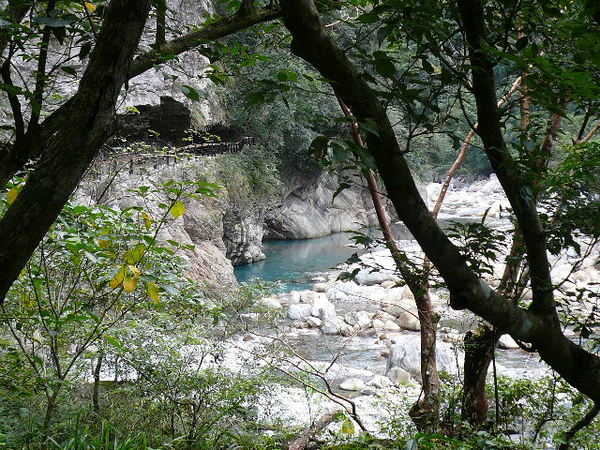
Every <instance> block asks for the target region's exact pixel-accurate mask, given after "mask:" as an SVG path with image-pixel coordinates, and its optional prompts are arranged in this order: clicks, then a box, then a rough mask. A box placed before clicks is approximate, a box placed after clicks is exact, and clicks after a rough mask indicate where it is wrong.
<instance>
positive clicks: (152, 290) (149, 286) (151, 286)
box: [146, 281, 160, 304]
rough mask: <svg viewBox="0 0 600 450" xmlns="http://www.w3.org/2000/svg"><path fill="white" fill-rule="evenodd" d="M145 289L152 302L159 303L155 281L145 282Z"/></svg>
mask: <svg viewBox="0 0 600 450" xmlns="http://www.w3.org/2000/svg"><path fill="white" fill-rule="evenodd" d="M146 290H147V291H148V297H150V299H151V300H152V301H153V302H154V303H157V304H158V303H160V296H159V294H158V286H157V285H156V283H153V282H152V281H149V282H148V283H146Z"/></svg>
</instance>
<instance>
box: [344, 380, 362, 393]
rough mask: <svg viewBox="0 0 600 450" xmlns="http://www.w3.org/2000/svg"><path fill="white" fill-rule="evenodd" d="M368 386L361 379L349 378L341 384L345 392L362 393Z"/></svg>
mask: <svg viewBox="0 0 600 450" xmlns="http://www.w3.org/2000/svg"><path fill="white" fill-rule="evenodd" d="M366 387H367V385H366V384H365V382H364V381H363V380H361V379H360V378H348V379H346V380H344V381H342V382H341V383H340V389H343V390H344V391H362V390H363V389H365V388H366Z"/></svg>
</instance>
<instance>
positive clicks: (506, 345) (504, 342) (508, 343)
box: [498, 334, 519, 350]
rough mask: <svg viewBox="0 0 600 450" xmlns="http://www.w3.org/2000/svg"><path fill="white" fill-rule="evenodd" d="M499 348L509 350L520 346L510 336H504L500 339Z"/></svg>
mask: <svg viewBox="0 0 600 450" xmlns="http://www.w3.org/2000/svg"><path fill="white" fill-rule="evenodd" d="M498 347H500V348H503V349H505V350H507V349H515V348H519V344H517V343H516V342H515V340H514V339H513V338H512V337H511V336H510V335H509V334H503V335H502V336H500V339H498Z"/></svg>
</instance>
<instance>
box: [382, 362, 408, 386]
mask: <svg viewBox="0 0 600 450" xmlns="http://www.w3.org/2000/svg"><path fill="white" fill-rule="evenodd" d="M387 376H388V378H389V379H390V381H391V382H392V383H394V384H395V385H396V386H401V385H406V384H409V383H410V382H411V381H412V379H411V377H410V373H408V372H407V371H406V370H404V369H403V368H401V367H392V368H391V369H390V370H389V371H388V373H387Z"/></svg>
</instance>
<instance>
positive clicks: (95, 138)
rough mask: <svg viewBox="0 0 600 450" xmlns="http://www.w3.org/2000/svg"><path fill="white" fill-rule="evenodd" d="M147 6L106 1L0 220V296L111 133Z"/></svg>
mask: <svg viewBox="0 0 600 450" xmlns="http://www.w3.org/2000/svg"><path fill="white" fill-rule="evenodd" d="M149 10H150V1H149V0H112V1H111V2H110V5H109V7H108V9H107V11H106V16H105V20H104V26H103V27H102V30H101V32H100V34H99V36H98V43H97V44H96V47H95V48H94V50H93V51H92V54H91V56H90V62H89V64H88V67H87V68H86V70H85V73H84V75H83V77H82V79H81V82H80V85H79V89H78V91H77V93H76V94H75V96H74V97H73V99H72V102H70V104H69V107H68V109H67V112H66V118H67V120H66V121H65V123H64V124H63V127H62V128H61V129H60V130H59V131H58V132H57V133H56V135H54V136H53V137H52V138H51V140H50V142H49V143H48V149H47V151H46V152H45V153H44V155H43V156H42V158H41V160H40V162H39V164H38V165H37V167H36V169H35V170H34V171H33V173H32V174H31V175H30V177H29V179H28V181H27V184H26V185H25V187H24V189H23V191H22V192H21V193H20V194H19V196H18V197H17V199H16V200H15V202H14V203H13V204H12V205H11V206H10V207H9V209H8V211H7V212H6V213H5V215H4V217H3V218H2V220H1V221H0V273H2V277H1V278H0V298H1V299H4V298H5V296H6V293H7V291H8V289H9V288H10V286H11V284H12V283H13V281H14V280H15V279H16V277H17V276H18V274H19V272H20V271H21V269H22V268H23V267H24V265H25V264H26V262H27V260H28V259H29V258H30V256H31V254H32V253H33V251H34V250H35V248H36V247H37V245H38V244H39V242H40V241H41V240H42V238H43V237H44V234H45V233H46V231H47V230H48V229H49V228H50V226H51V225H52V223H53V222H54V220H55V219H56V217H57V216H58V214H59V213H60V211H61V209H62V207H63V206H64V204H65V203H66V202H67V200H68V199H69V196H70V195H71V194H72V193H73V191H74V189H75V187H76V186H77V184H78V183H79V180H80V179H81V177H82V176H83V174H84V172H85V170H86V169H87V167H88V166H89V165H90V163H91V162H92V160H93V158H94V156H95V155H96V153H97V152H98V150H99V149H100V146H101V145H102V144H103V143H104V142H105V141H106V139H107V138H108V137H109V135H110V134H111V130H113V128H114V124H115V121H114V119H115V104H116V101H117V97H118V95H119V93H120V91H121V88H122V86H123V84H124V82H125V80H126V79H127V70H128V68H129V65H130V63H131V61H132V59H133V55H134V52H135V50H136V48H137V46H138V43H139V40H140V37H141V34H142V30H143V28H144V24H145V23H146V19H147V17H148V13H149ZM67 124H68V125H67ZM64 125H67V126H64ZM38 144H41V143H38Z"/></svg>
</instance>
